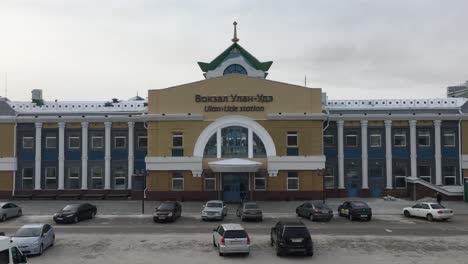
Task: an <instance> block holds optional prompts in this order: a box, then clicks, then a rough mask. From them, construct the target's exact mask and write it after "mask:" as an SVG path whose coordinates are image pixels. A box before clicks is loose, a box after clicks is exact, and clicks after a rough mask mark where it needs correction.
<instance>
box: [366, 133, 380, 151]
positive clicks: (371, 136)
mask: <svg viewBox="0 0 468 264" xmlns="http://www.w3.org/2000/svg"><path fill="white" fill-rule="evenodd" d="M373 137H378V138H379V144H378V145H373V144H372V138H373ZM369 146H370V147H371V148H381V147H382V134H370V135H369Z"/></svg>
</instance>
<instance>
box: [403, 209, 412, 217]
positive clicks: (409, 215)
mask: <svg viewBox="0 0 468 264" xmlns="http://www.w3.org/2000/svg"><path fill="white" fill-rule="evenodd" d="M403 214H404V215H405V216H406V217H411V214H410V212H409V211H408V210H405V211H404V212H403Z"/></svg>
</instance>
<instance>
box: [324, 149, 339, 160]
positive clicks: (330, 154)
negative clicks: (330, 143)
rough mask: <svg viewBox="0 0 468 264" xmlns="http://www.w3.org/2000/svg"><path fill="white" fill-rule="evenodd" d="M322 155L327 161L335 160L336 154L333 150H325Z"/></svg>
mask: <svg viewBox="0 0 468 264" xmlns="http://www.w3.org/2000/svg"><path fill="white" fill-rule="evenodd" d="M323 153H324V154H325V156H326V157H327V159H336V157H337V153H336V149H335V148H325V149H324V150H323Z"/></svg>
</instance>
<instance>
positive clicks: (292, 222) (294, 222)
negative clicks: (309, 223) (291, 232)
mask: <svg viewBox="0 0 468 264" xmlns="http://www.w3.org/2000/svg"><path fill="white" fill-rule="evenodd" d="M279 223H280V224H281V225H285V226H305V225H304V223H302V222H301V221H279Z"/></svg>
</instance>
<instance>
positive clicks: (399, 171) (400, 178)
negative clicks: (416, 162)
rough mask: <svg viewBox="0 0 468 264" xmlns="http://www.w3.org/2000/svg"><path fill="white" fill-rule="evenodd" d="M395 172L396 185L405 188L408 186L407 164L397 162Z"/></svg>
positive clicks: (398, 187)
mask: <svg viewBox="0 0 468 264" xmlns="http://www.w3.org/2000/svg"><path fill="white" fill-rule="evenodd" d="M393 171H394V172H393V173H394V175H395V187H396V188H397V189H404V188H406V175H407V171H406V165H405V164H398V163H397V164H395V168H394V169H393Z"/></svg>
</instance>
